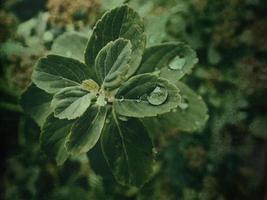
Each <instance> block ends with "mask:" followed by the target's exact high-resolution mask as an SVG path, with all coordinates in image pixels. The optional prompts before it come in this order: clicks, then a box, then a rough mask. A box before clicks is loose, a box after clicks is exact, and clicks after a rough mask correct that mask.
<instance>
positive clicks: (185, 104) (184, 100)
mask: <svg viewBox="0 0 267 200" xmlns="http://www.w3.org/2000/svg"><path fill="white" fill-rule="evenodd" d="M178 106H179V108H181V109H182V110H186V109H187V108H188V107H189V105H188V99H187V96H183V98H182V102H181V103H180V104H179V105H178Z"/></svg>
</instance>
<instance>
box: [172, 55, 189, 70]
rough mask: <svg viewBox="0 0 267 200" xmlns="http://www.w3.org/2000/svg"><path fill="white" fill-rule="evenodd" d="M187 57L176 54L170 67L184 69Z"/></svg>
mask: <svg viewBox="0 0 267 200" xmlns="http://www.w3.org/2000/svg"><path fill="white" fill-rule="evenodd" d="M185 62H186V60H185V58H184V57H180V56H176V57H175V58H174V59H173V60H171V62H170V63H169V68H170V69H172V70H182V69H183V67H184V65H185Z"/></svg>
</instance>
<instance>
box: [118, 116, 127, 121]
mask: <svg viewBox="0 0 267 200" xmlns="http://www.w3.org/2000/svg"><path fill="white" fill-rule="evenodd" d="M118 118H119V120H121V121H124V122H127V121H128V117H125V116H121V115H120V116H119V117H118Z"/></svg>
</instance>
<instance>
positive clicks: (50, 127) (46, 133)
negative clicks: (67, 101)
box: [40, 114, 74, 165]
mask: <svg viewBox="0 0 267 200" xmlns="http://www.w3.org/2000/svg"><path fill="white" fill-rule="evenodd" d="M73 122H74V121H73V120H72V121H70V120H61V119H57V118H55V117H54V116H53V114H51V115H49V116H48V118H47V119H46V122H45V123H44V126H43V128H42V132H41V138H40V142H41V148H42V149H43V150H44V152H45V153H46V154H47V155H48V156H50V157H51V158H54V159H55V160H56V161H57V164H58V165H62V164H63V163H64V162H65V161H66V159H67V158H68V156H69V154H68V152H67V150H66V148H65V141H66V138H67V136H68V134H69V133H70V129H71V127H72V125H73Z"/></svg>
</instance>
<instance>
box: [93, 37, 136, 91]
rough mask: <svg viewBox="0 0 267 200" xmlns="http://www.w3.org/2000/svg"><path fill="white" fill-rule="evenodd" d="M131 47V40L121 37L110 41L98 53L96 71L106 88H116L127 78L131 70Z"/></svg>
mask: <svg viewBox="0 0 267 200" xmlns="http://www.w3.org/2000/svg"><path fill="white" fill-rule="evenodd" d="M131 47H132V45H131V42H130V41H129V40H125V39H122V38H119V39H117V40H116V41H114V42H113V41H111V42H109V43H108V44H107V45H106V46H105V47H104V48H103V49H101V51H100V52H99V53H98V55H97V57H96V62H95V72H96V75H97V77H98V79H99V80H100V82H101V83H102V85H103V87H104V88H107V89H113V88H116V87H118V86H119V85H120V84H121V83H122V82H123V81H124V80H125V76H126V74H127V72H128V70H129V61H130V59H131V53H132V50H131Z"/></svg>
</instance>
